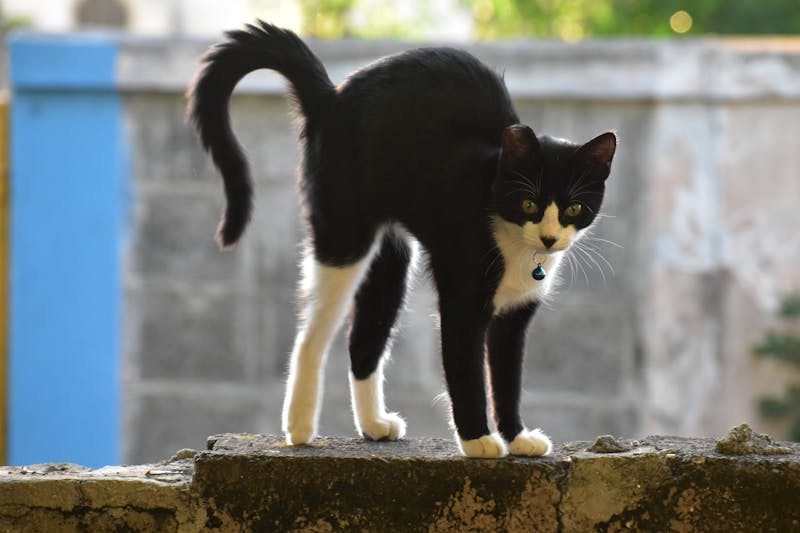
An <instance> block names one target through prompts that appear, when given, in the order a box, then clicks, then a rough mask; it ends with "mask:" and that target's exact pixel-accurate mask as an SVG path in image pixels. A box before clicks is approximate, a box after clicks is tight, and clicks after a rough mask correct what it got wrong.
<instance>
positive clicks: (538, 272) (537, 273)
mask: <svg viewBox="0 0 800 533" xmlns="http://www.w3.org/2000/svg"><path fill="white" fill-rule="evenodd" d="M546 275H547V272H545V271H544V268H542V264H541V263H539V264H538V265H536V268H534V269H533V272H531V276H532V277H533V279H535V280H536V281H542V280H543V279H544V277H545V276H546Z"/></svg>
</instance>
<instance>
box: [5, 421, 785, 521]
mask: <svg viewBox="0 0 800 533" xmlns="http://www.w3.org/2000/svg"><path fill="white" fill-rule="evenodd" d="M731 442H733V443H734V444H735V445H734V446H733V447H732V448H731V447H730V445H731ZM720 443H722V444H720ZM726 443H727V444H726ZM726 446H728V447H726ZM588 450H592V451H588ZM722 452H725V453H722ZM798 501H800V445H798V444H796V443H782V444H777V443H774V442H773V441H772V440H771V439H769V438H768V437H766V436H764V435H758V434H755V433H753V432H752V431H750V429H749V428H747V426H739V427H738V428H734V430H732V432H731V434H730V435H728V437H726V438H725V439H722V440H720V441H714V440H713V439H688V438H677V437H648V438H645V439H643V440H641V441H629V440H620V441H618V440H616V439H614V438H613V437H609V436H604V437H600V438H598V440H597V442H595V443H594V444H591V443H588V442H573V443H566V444H563V445H561V446H558V447H557V448H556V450H555V452H554V453H553V454H552V455H551V456H548V457H545V458H535V459H534V458H532V459H526V458H508V459H501V460H475V459H465V458H462V457H460V456H459V455H458V453H457V450H456V448H455V445H454V444H453V443H452V442H449V441H444V440H438V439H414V440H404V441H400V442H393V443H389V442H386V443H374V442H364V441H361V440H356V439H342V438H335V439H326V438H321V439H319V440H317V441H316V442H315V443H314V444H313V445H311V446H303V447H288V446H286V445H285V444H284V443H283V441H282V440H281V439H279V438H277V437H270V436H260V435H229V434H226V435H217V436H214V437H211V438H209V441H208V450H206V451H201V452H194V451H193V450H182V451H181V452H179V453H178V454H177V455H176V456H175V457H173V458H172V459H170V460H168V461H164V462H163V463H159V464H155V465H144V466H131V467H105V468H101V469H98V470H88V469H84V468H82V467H78V466H75V465H34V466H30V467H4V468H2V469H0V530H2V531H20V530H25V531H118V530H126V531H131V530H132V531H346V530H358V531H362V530H368V531H389V530H392V531H567V532H571V531H576V532H583V531H631V530H632V531H667V530H672V531H710V530H714V531H797V530H800V506H799V505H797V502H798Z"/></svg>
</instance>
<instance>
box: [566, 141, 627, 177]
mask: <svg viewBox="0 0 800 533" xmlns="http://www.w3.org/2000/svg"><path fill="white" fill-rule="evenodd" d="M616 151H617V136H616V134H614V132H612V131H607V132H606V133H603V134H601V135H598V136H597V137H595V138H594V139H592V140H591V141H589V142H587V143H586V144H584V145H583V146H581V147H580V148H578V150H577V151H576V152H575V157H576V158H577V159H578V164H579V165H580V166H584V168H585V167H589V168H592V169H595V170H596V171H597V173H598V174H602V178H603V179H606V178H607V177H608V174H609V172H611V161H612V160H613V159H614V153H615V152H616Z"/></svg>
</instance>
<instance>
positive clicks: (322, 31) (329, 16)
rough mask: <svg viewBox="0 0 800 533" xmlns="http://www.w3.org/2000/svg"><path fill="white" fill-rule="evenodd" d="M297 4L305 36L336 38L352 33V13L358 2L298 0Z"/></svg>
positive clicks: (351, 0)
mask: <svg viewBox="0 0 800 533" xmlns="http://www.w3.org/2000/svg"><path fill="white" fill-rule="evenodd" d="M297 3H298V6H299V7H300V13H301V17H302V23H303V28H302V32H303V33H304V34H306V35H313V36H315V37H322V38H336V37H343V36H345V35H348V34H349V33H350V31H349V30H350V22H349V20H350V12H351V11H352V9H353V6H354V5H355V3H356V0H298V2H297Z"/></svg>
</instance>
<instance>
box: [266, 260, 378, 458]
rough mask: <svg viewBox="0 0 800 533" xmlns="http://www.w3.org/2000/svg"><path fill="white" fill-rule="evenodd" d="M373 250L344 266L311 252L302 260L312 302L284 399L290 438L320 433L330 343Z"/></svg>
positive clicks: (299, 439)
mask: <svg viewBox="0 0 800 533" xmlns="http://www.w3.org/2000/svg"><path fill="white" fill-rule="evenodd" d="M371 256H372V253H369V254H367V256H366V257H365V258H363V259H362V260H360V261H359V262H358V263H355V264H353V265H349V266H345V267H330V266H325V265H322V264H319V263H317V262H316V261H314V260H313V258H310V257H307V258H306V260H305V261H304V264H303V281H302V285H301V288H302V289H301V290H303V291H304V292H305V293H306V297H307V298H308V302H307V304H306V309H305V313H304V315H305V316H304V317H302V318H301V326H300V328H299V330H298V332H297V337H296V339H295V343H294V348H293V349H292V354H291V358H290V362H289V379H288V381H287V383H286V396H285V398H284V402H283V420H282V427H283V432H284V433H285V434H286V442H287V443H289V444H306V443H309V442H311V441H312V440H313V439H314V437H315V436H316V432H317V421H318V419H319V408H320V402H321V399H322V377H323V373H324V370H325V359H326V355H327V352H328V347H329V346H330V343H331V339H332V338H333V336H334V335H335V334H336V332H337V331H338V329H339V327H340V326H341V323H342V320H343V319H344V316H345V315H346V314H347V311H348V310H349V307H350V303H351V302H352V300H353V296H354V294H355V289H356V287H357V286H358V283H359V282H360V280H361V278H362V277H363V276H364V272H365V267H366V266H367V265H368V264H369V261H370V260H371Z"/></svg>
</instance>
